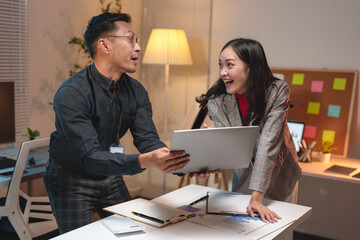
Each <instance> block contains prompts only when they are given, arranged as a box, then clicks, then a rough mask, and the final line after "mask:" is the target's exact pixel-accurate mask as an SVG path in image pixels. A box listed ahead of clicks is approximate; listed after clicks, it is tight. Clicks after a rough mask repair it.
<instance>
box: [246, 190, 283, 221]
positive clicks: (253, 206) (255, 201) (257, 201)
mask: <svg viewBox="0 0 360 240" xmlns="http://www.w3.org/2000/svg"><path fill="white" fill-rule="evenodd" d="M263 197H264V193H262V192H258V191H253V192H252V195H251V199H250V203H249V206H247V208H246V211H247V212H248V214H249V215H250V216H254V213H255V212H256V213H258V214H259V215H260V217H261V220H263V222H270V223H274V222H277V219H281V217H279V215H277V214H276V212H274V211H271V210H270V209H269V208H267V207H265V206H264V205H263V204H262V200H263Z"/></svg>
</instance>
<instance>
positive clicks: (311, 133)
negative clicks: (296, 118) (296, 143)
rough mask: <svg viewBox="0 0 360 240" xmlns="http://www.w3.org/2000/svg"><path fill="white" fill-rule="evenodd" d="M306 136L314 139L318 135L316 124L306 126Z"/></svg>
mask: <svg viewBox="0 0 360 240" xmlns="http://www.w3.org/2000/svg"><path fill="white" fill-rule="evenodd" d="M304 137H307V138H312V139H314V138H315V137H316V126H305V131H304Z"/></svg>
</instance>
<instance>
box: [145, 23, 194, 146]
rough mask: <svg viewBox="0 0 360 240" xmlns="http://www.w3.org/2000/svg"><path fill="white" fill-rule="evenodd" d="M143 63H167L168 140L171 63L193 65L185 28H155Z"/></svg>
mask: <svg viewBox="0 0 360 240" xmlns="http://www.w3.org/2000/svg"><path fill="white" fill-rule="evenodd" d="M143 63H146V64H164V65H165V101H164V104H165V108H164V131H163V139H162V140H163V141H164V142H165V141H166V140H167V102H168V89H169V65H191V64H192V59H191V55H190V49H189V44H188V41H187V38H186V34H185V31H184V30H181V29H153V30H152V31H151V34H150V38H149V42H148V44H147V46H146V50H145V54H144V59H143Z"/></svg>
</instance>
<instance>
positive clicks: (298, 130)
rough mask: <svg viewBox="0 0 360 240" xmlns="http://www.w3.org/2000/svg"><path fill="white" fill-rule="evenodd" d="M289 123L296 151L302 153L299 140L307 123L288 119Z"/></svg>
mask: <svg viewBox="0 0 360 240" xmlns="http://www.w3.org/2000/svg"><path fill="white" fill-rule="evenodd" d="M287 125H288V127H289V130H290V133H291V137H292V139H293V141H294V143H295V148H296V152H297V153H298V154H299V153H300V146H299V144H298V142H301V141H302V139H303V135H304V129H305V123H303V122H296V121H291V120H288V122H287Z"/></svg>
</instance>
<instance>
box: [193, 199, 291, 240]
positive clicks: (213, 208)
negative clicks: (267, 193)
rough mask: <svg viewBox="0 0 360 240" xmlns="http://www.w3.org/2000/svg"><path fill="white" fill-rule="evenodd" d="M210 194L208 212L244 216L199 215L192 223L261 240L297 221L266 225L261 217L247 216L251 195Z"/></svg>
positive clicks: (279, 221)
mask: <svg viewBox="0 0 360 240" xmlns="http://www.w3.org/2000/svg"><path fill="white" fill-rule="evenodd" d="M208 194H209V198H208V203H207V212H218V213H230V215H231V213H233V214H243V215H244V216H226V215H223V216H222V215H209V214H199V215H198V216H197V217H195V218H193V219H191V221H192V222H196V223H198V224H201V225H204V226H207V227H211V228H214V229H217V230H219V231H222V232H226V233H231V234H235V235H237V237H238V238H243V239H251V240H253V239H260V238H262V237H264V236H265V235H268V234H269V233H271V232H273V231H276V230H278V229H280V228H282V227H284V226H286V225H288V224H289V223H291V222H293V221H294V220H295V219H290V218H282V219H281V220H278V222H277V223H265V222H263V221H262V220H261V218H260V217H254V218H252V217H250V216H247V213H246V207H247V206H248V205H249V201H250V197H251V196H250V195H243V194H238V193H230V192H209V193H208Z"/></svg>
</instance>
